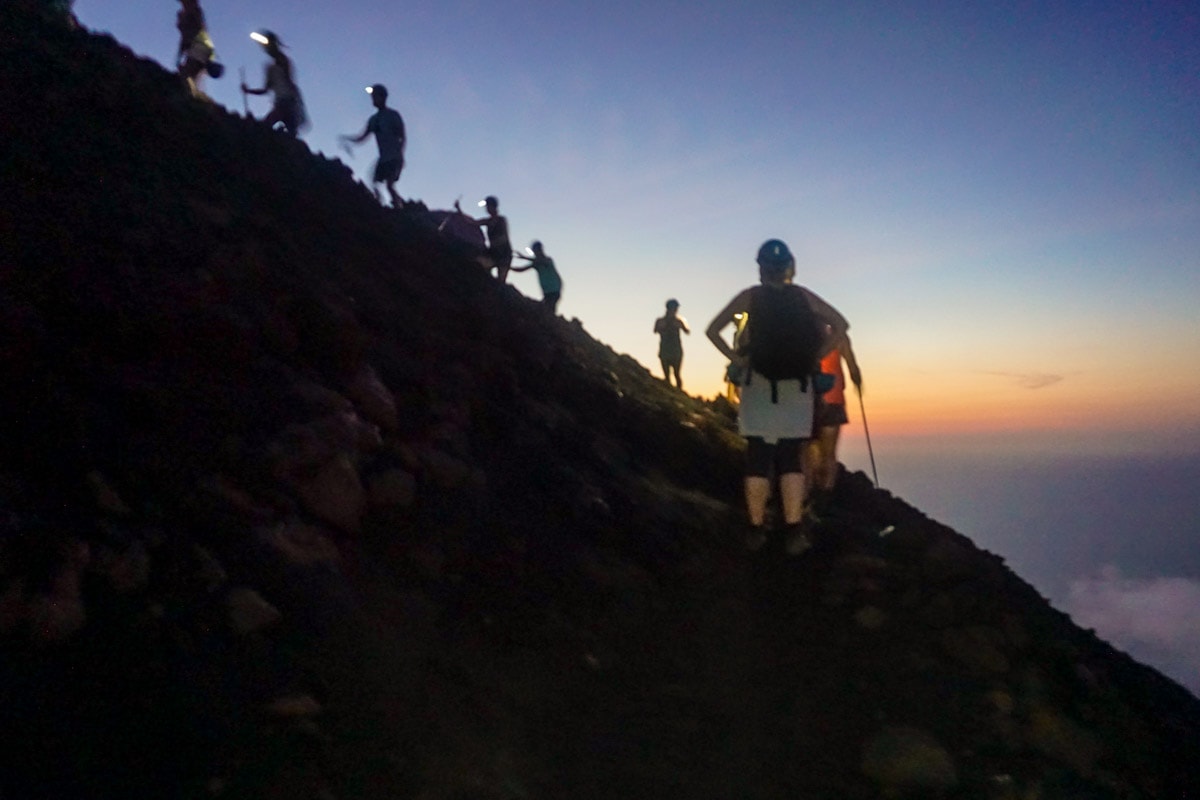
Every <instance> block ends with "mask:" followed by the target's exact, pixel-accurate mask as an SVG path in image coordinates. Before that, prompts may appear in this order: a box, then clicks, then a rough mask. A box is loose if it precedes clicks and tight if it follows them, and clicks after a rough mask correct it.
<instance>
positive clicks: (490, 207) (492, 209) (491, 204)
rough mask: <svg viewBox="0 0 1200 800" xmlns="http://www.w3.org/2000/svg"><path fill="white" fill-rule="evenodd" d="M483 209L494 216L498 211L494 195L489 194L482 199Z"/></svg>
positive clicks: (498, 203)
mask: <svg viewBox="0 0 1200 800" xmlns="http://www.w3.org/2000/svg"><path fill="white" fill-rule="evenodd" d="M483 207H484V208H486V209H487V212H488V213H489V214H495V213H496V212H497V211H499V209H500V201H499V200H497V199H496V195H494V194H489V195H488V196H487V197H485V198H483Z"/></svg>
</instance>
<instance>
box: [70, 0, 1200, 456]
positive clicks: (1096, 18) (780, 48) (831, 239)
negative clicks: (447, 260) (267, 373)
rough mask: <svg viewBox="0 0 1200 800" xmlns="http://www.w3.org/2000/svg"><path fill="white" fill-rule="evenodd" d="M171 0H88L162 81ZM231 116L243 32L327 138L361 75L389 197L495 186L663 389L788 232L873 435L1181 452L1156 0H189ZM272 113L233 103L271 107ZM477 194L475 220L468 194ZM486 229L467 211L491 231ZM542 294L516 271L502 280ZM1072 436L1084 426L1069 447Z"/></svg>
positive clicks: (1182, 375) (569, 297)
mask: <svg viewBox="0 0 1200 800" xmlns="http://www.w3.org/2000/svg"><path fill="white" fill-rule="evenodd" d="M176 8H177V6H176V5H175V4H173V3H167V2H162V1H161V0H160V1H159V2H154V3H150V2H124V3H119V4H118V3H112V2H108V1H107V0H103V1H102V0H78V1H77V3H76V12H77V14H78V16H79V17H80V19H81V20H82V22H83V23H84V24H85V25H88V26H89V27H92V28H94V29H98V30H108V31H110V32H112V33H113V34H114V35H115V36H116V37H117V38H118V39H120V40H121V41H123V42H125V43H127V44H129V45H130V46H131V47H132V48H133V49H134V50H135V51H136V52H138V53H140V54H144V55H147V56H149V57H152V58H155V59H157V60H159V61H161V62H163V63H168V64H169V63H171V61H172V59H173V56H174V51H175V44H176V32H175V29H174V14H175V10H176ZM204 8H205V11H206V13H207V15H208V20H209V25H210V29H211V31H212V34H213V37H214V39H215V41H216V45H217V48H218V52H219V54H220V56H221V59H222V60H223V61H224V62H225V63H226V64H227V65H228V67H229V68H230V70H229V73H228V74H227V76H226V77H225V78H223V79H222V80H220V81H210V82H209V83H208V84H207V89H208V90H209V91H210V93H211V94H212V96H213V97H214V99H216V100H217V101H218V102H220V103H223V104H224V105H226V106H228V107H229V108H231V109H235V110H236V109H240V108H241V107H242V97H241V95H240V93H239V91H238V88H237V82H238V78H237V76H238V68H239V67H245V68H246V69H247V71H248V74H249V76H250V83H251V84H254V85H257V84H259V83H261V71H262V66H263V64H264V62H265V58H264V56H263V54H262V51H261V50H260V48H258V46H257V45H255V44H254V43H253V42H252V41H251V40H250V39H249V38H248V34H249V32H250V31H251V30H253V29H255V28H256V27H260V26H261V27H267V28H270V29H272V30H274V31H276V32H277V33H278V34H279V35H280V36H281V37H282V38H283V40H284V42H285V43H287V44H288V45H289V52H290V53H291V55H292V57H293V59H294V61H295V64H296V68H297V72H298V75H299V81H300V85H301V88H302V90H303V92H304V94H305V98H306V101H307V104H308V107H309V111H310V115H311V117H312V120H313V126H312V129H311V130H310V131H309V132H308V133H307V134H306V136H305V140H306V141H307V142H308V144H309V146H310V147H312V148H313V149H314V150H316V151H322V152H324V153H326V154H328V155H334V156H339V157H342V158H343V159H345V160H347V161H348V163H349V164H350V165H351V166H352V167H353V168H354V169H355V171H356V173H357V174H358V175H359V176H364V175H367V174H368V171H369V169H370V167H371V165H372V163H373V161H374V156H375V154H374V148H373V145H372V144H371V143H369V142H368V143H367V144H365V145H363V146H362V147H360V148H359V149H358V150H357V151H356V154H355V157H354V158H353V159H350V158H349V157H347V156H345V155H344V154H342V153H341V151H340V150H339V148H338V145H337V140H336V137H337V135H338V134H339V133H357V132H359V131H360V130H361V129H362V126H363V124H364V122H365V120H366V118H367V116H368V115H369V114H370V112H371V110H372V109H371V107H370V103H369V99H368V97H367V95H366V94H365V93H364V92H363V87H364V86H365V85H367V84H369V83H373V82H376V81H381V82H383V83H385V84H387V85H388V86H389V88H390V89H391V93H392V105H393V106H395V107H396V108H398V109H399V110H400V111H401V112H402V113H403V114H404V116H405V119H406V122H407V124H408V128H409V148H408V166H407V167H406V170H405V173H404V176H403V177H402V179H401V182H400V189H401V192H402V194H404V195H405V196H406V197H416V198H420V199H423V200H424V201H425V202H426V203H428V204H429V205H430V206H431V207H434V208H438V207H442V208H444V207H449V206H450V205H451V204H452V203H453V201H454V199H455V198H456V197H458V196H460V195H461V196H462V197H463V199H464V206H467V205H468V203H470V202H473V201H475V200H477V199H479V198H482V197H483V196H484V195H486V194H496V195H498V196H499V197H500V201H501V211H502V212H503V213H505V214H506V215H507V216H508V217H509V220H510V226H511V230H512V233H513V237H514V240H515V241H517V242H518V243H524V242H528V241H529V240H531V239H534V238H539V239H541V240H543V241H544V242H545V244H546V249H547V252H548V253H549V254H550V255H551V256H553V257H554V258H555V260H556V261H557V263H558V266H559V269H560V272H561V273H562V274H563V277H564V280H565V289H564V295H563V301H562V304H561V305H560V311H561V312H562V313H563V314H564V315H565V316H568V317H578V318H579V319H580V320H581V321H583V323H584V325H585V326H586V327H587V329H588V330H589V331H590V332H591V333H592V334H593V335H595V336H596V337H597V338H599V339H601V340H602V341H604V342H606V343H608V344H610V345H612V346H613V347H614V348H615V349H617V350H618V351H622V352H628V353H630V354H632V355H633V356H635V357H636V358H638V359H639V360H640V361H642V363H644V364H646V365H647V367H649V368H651V369H652V370H654V371H656V372H657V369H658V367H657V363H656V357H655V353H656V347H657V342H656V340H655V337H654V336H653V334H652V333H651V326H652V322H653V320H654V318H655V317H656V316H658V315H659V314H661V312H662V307H663V303H664V301H665V300H666V299H667V298H669V297H676V298H678V299H679V300H680V302H681V303H682V308H681V313H682V314H683V315H684V316H685V317H686V318H687V319H688V320H689V321H690V322H691V323H692V325H693V328H694V333H693V335H692V337H691V338H690V339H689V340H687V341H686V342H685V350H686V355H685V362H684V378H685V381H686V382H687V385H688V388H689V389H690V390H691V391H693V392H696V393H700V394H703V395H705V396H711V395H712V394H715V393H716V392H717V391H718V389H719V388H720V386H719V379H720V375H721V374H722V368H723V364H722V361H721V358H720V356H719V354H718V353H717V352H716V350H715V349H714V348H712V347H711V346H710V345H709V344H708V343H707V342H706V341H705V340H704V339H703V336H702V330H703V328H704V326H705V325H706V324H707V323H708V321H709V320H710V319H711V318H712V316H713V315H714V314H715V313H716V311H718V310H719V309H720V308H721V306H723V305H724V303H725V302H726V301H727V300H728V299H729V297H731V296H732V295H733V294H734V293H735V292H736V291H738V290H739V289H741V288H743V287H745V286H746V285H749V284H751V283H753V282H754V281H755V279H756V274H755V267H754V263H753V256H754V252H755V250H756V249H757V247H758V245H759V244H760V243H761V242H762V241H763V240H765V239H767V238H770V237H780V238H783V239H784V240H786V241H788V242H789V244H791V245H792V248H793V250H794V251H795V252H796V253H797V256H798V259H799V268H798V281H799V282H802V283H804V284H806V285H808V286H810V288H812V289H814V290H815V291H817V292H818V293H819V294H821V295H822V296H824V297H825V298H826V299H828V300H829V301H831V302H832V303H833V304H834V305H836V306H837V307H839V308H840V309H841V310H842V311H843V312H844V313H845V314H846V316H847V317H849V318H850V320H851V323H852V334H853V335H854V341H855V345H856V350H857V351H858V355H859V358H860V361H861V363H862V365H863V370H864V375H865V376H866V387H867V392H868V395H867V396H868V398H869V399H870V400H871V402H872V407H873V409H874V416H875V419H873V420H872V421H873V422H875V423H876V426H877V427H878V429H879V431H880V432H881V433H884V434H888V433H894V434H896V435H918V434H920V435H938V436H944V435H960V434H962V435H968V434H971V435H974V434H988V433H990V434H997V435H999V434H1005V435H1007V436H1013V435H1015V436H1018V437H1022V436H1024V437H1025V438H1026V439H1028V440H1036V441H1039V442H1044V441H1047V437H1049V438H1050V439H1054V440H1056V441H1061V442H1062V446H1063V447H1075V446H1076V445H1075V444H1071V443H1075V442H1079V441H1087V442H1090V443H1091V444H1093V445H1095V446H1097V447H1101V448H1103V447H1109V448H1110V449H1117V450H1120V449H1124V448H1127V447H1128V446H1129V443H1130V442H1137V443H1140V446H1142V447H1149V448H1154V447H1171V448H1175V449H1182V450H1185V451H1195V450H1200V402H1197V401H1200V367H1198V366H1197V365H1198V364H1200V323H1197V320H1196V314H1195V312H1194V306H1195V305H1196V302H1197V300H1198V299H1200V12H1198V11H1197V10H1196V8H1195V7H1194V6H1189V4H1182V3H1167V2H1161V3H1159V2H1142V3H1129V2H1091V3H1086V2H1085V3H1080V2H1071V3H1066V2H1062V3H1038V2H1020V3H1008V4H996V3H981V2H953V3H951V2H945V3H923V4H908V5H906V6H904V7H898V6H897V4H888V3H874V2H858V3H856V2H837V3H832V2H831V3H808V4H793V3H756V4H749V5H743V4H740V3H733V2H704V3H694V2H693V3H677V2H651V3H645V2H639V3H632V2H605V3H582V4H581V3H571V4H563V3H549V2H545V3H542V2H511V3H504V2H500V3H495V2H493V3H486V4H485V3H481V2H453V1H451V2H439V3H420V2H418V3H414V4H401V5H397V4H382V3H372V2H365V1H363V0H345V2H341V3H337V4H319V5H317V4H313V5H311V6H302V7H299V8H298V7H297V6H296V4H293V3H285V2H282V1H281V0H262V1H261V2H249V3H247V2H233V0H208V1H207V2H205V3H204ZM268 102H269V101H268V100H267V99H265V98H251V107H252V110H253V111H254V112H255V113H256V114H258V115H259V116H261V115H262V114H264V113H265V112H266V111H267V110H268V107H269V106H268ZM468 207H469V206H468ZM480 213H482V212H480ZM513 282H514V283H515V284H516V285H517V286H518V287H519V288H520V289H521V290H522V291H524V292H526V293H528V294H530V295H532V296H535V297H536V296H537V295H538V290H537V286H536V280H535V279H534V277H533V276H532V273H529V274H524V275H519V276H515V277H514V279H513ZM1089 437H1090V438H1089Z"/></svg>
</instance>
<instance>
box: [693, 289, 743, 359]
mask: <svg viewBox="0 0 1200 800" xmlns="http://www.w3.org/2000/svg"><path fill="white" fill-rule="evenodd" d="M751 291H752V290H751V289H744V290H742V291H741V292H739V293H738V295H737V296H736V297H734V298H733V299H732V300H730V301H729V303H728V304H727V305H726V306H725V307H724V308H722V309H721V310H720V311H719V312H718V313H717V315H716V316H715V317H713V321H712V322H710V323H708V328H707V330H705V331H704V335H705V336H707V337H708V340H709V341H710V342H712V343H713V347H715V348H717V349H718V350H720V351H721V355H723V356H725V357H726V358H728V359H729V360H730V361H734V360H736V359H737V358H738V354H737V353H736V352H734V349H733V348H732V347H730V346H729V344H728V343H727V342H726V341H725V339H724V337H722V336H721V331H723V330H725V328H726V327H728V326H729V325H730V324H731V323H732V322H733V321H734V318H735V317H736V316H737V315H738V314H745V313H746V312H748V311H749V310H750V292H751Z"/></svg>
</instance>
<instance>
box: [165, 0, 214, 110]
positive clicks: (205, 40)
mask: <svg viewBox="0 0 1200 800" xmlns="http://www.w3.org/2000/svg"><path fill="white" fill-rule="evenodd" d="M179 6H180V8H179V13H178V14H177V15H176V17H175V27H176V28H177V29H178V30H179V53H178V55H177V56H176V59H175V61H176V64H177V66H178V68H179V75H180V76H181V77H182V78H183V80H184V82H185V83H186V84H187V87H188V91H189V92H191V93H192V96H193V97H200V98H203V97H204V93H203V92H201V91H200V76H201V75H203V74H204V73H206V72H207V73H208V74H209V75H211V76H212V77H214V78H219V77H221V75H222V73H224V71H225V68H224V67H222V66H221V64H219V63H218V62H217V60H216V56H217V50H216V48H215V47H214V46H213V41H212V37H211V36H209V35H208V25H207V24H206V23H205V21H204V11H203V9H201V8H200V0H179Z"/></svg>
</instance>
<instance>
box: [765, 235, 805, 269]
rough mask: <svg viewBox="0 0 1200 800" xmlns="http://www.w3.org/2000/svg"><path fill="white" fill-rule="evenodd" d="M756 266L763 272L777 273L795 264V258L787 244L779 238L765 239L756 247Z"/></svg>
mask: <svg viewBox="0 0 1200 800" xmlns="http://www.w3.org/2000/svg"><path fill="white" fill-rule="evenodd" d="M756 260H757V261H758V268H759V269H760V270H761V271H763V272H770V273H778V272H783V271H785V270H786V269H787V268H788V267H794V266H796V258H795V256H793V255H792V251H791V250H788V246H787V245H786V244H784V243H783V242H782V241H781V240H779V239H767V240H766V241H765V242H763V244H762V247H760V248H758V258H757V259H756Z"/></svg>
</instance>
